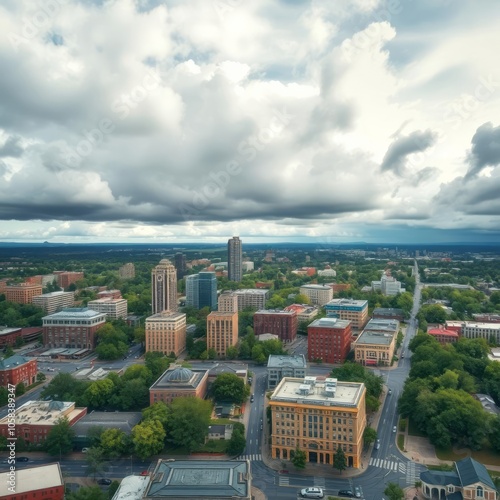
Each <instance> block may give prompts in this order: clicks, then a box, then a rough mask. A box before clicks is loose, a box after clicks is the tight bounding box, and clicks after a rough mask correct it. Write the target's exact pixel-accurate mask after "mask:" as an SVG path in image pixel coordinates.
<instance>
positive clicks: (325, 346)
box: [307, 318, 352, 363]
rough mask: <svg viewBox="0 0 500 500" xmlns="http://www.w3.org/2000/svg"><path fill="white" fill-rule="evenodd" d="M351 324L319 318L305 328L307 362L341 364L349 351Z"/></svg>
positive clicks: (336, 319)
mask: <svg viewBox="0 0 500 500" xmlns="http://www.w3.org/2000/svg"><path fill="white" fill-rule="evenodd" d="M351 337H352V329H351V322H350V321H347V320H342V319H338V318H320V319H317V320H315V321H313V322H312V323H311V324H310V325H309V326H308V327H307V356H308V359H309V361H317V360H321V361H322V362H323V363H343V362H344V361H345V360H346V358H347V355H348V354H349V351H350V350H351Z"/></svg>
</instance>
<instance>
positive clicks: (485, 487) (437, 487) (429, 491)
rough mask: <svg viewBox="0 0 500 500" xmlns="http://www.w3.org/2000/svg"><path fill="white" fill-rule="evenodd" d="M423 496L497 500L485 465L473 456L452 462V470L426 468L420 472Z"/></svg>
mask: <svg viewBox="0 0 500 500" xmlns="http://www.w3.org/2000/svg"><path fill="white" fill-rule="evenodd" d="M420 481H421V482H422V487H421V490H422V493H423V495H424V497H425V498H429V499H431V498H450V499H453V500H462V499H463V498H468V499H473V500H474V499H475V500H479V499H483V500H497V498H498V492H497V489H496V486H495V483H494V482H493V480H492V479H491V477H490V475H489V473H488V470H487V469H486V467H485V466H484V465H483V464H481V463H479V462H478V461H477V460H474V459H473V458H470V457H469V458H464V459H463V460H460V461H459V462H455V463H454V469H453V470H452V471H437V470H426V471H425V472H421V473H420Z"/></svg>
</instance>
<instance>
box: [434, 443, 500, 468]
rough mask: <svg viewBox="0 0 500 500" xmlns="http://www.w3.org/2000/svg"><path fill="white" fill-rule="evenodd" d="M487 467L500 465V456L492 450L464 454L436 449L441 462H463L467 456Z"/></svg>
mask: <svg viewBox="0 0 500 500" xmlns="http://www.w3.org/2000/svg"><path fill="white" fill-rule="evenodd" d="M469 455H470V456H471V457H472V458H473V459H474V460H477V461H478V462H481V463H482V464H485V465H500V454H498V453H495V452H494V451H493V450H492V449H491V448H486V447H485V448H483V449H482V450H479V451H472V452H471V451H470V450H463V452H462V453H457V452H454V451H453V450H451V449H449V448H448V449H443V448H436V456H437V457H438V458H439V460H453V461H456V460H461V459H462V458H466V457H467V456H469Z"/></svg>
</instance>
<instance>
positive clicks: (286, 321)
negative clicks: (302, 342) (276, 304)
mask: <svg viewBox="0 0 500 500" xmlns="http://www.w3.org/2000/svg"><path fill="white" fill-rule="evenodd" d="M297 328H298V320H297V312H296V311H293V310H292V311H281V310H276V309H265V310H261V311H257V312H256V313H255V314H254V316H253V329H254V332H255V335H262V334H264V333H272V334H274V335H278V337H279V339H280V340H281V341H282V342H293V341H294V340H295V337H296V336H297Z"/></svg>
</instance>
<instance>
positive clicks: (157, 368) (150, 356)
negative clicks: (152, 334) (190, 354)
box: [144, 351, 171, 380]
mask: <svg viewBox="0 0 500 500" xmlns="http://www.w3.org/2000/svg"><path fill="white" fill-rule="evenodd" d="M144 360H145V366H146V368H147V369H148V370H149V371H150V372H151V376H152V379H153V380H157V379H158V377H159V376H160V375H161V374H162V373H164V372H165V371H166V370H167V369H168V367H169V366H170V362H171V359H170V358H167V357H166V356H165V355H164V354H163V353H162V352H155V351H153V352H147V353H146V354H145V355H144Z"/></svg>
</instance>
